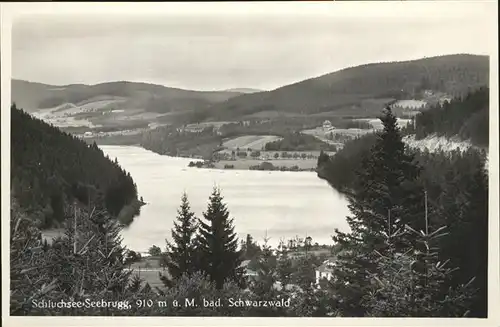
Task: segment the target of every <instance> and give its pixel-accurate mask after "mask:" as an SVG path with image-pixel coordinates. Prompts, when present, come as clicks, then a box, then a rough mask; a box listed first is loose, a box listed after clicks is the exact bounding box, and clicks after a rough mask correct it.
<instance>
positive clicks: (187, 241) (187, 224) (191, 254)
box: [162, 193, 198, 287]
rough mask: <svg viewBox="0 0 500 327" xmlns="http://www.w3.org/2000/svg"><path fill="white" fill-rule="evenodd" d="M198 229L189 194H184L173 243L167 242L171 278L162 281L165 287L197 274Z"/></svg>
mask: <svg viewBox="0 0 500 327" xmlns="http://www.w3.org/2000/svg"><path fill="white" fill-rule="evenodd" d="M197 228H198V226H197V221H196V217H195V215H194V213H193V212H192V211H191V208H190V205H189V201H188V197H187V194H186V193H184V194H183V195H182V198H181V206H180V208H179V210H178V216H177V222H174V228H173V229H172V239H173V242H168V241H167V261H166V266H167V268H168V273H169V275H170V278H168V279H162V281H163V283H164V284H165V286H167V287H171V286H172V284H173V281H174V280H176V279H178V278H180V277H181V276H182V275H183V274H187V275H188V276H190V275H191V274H192V273H194V272H195V270H196V267H195V250H196V249H195V244H194V236H195V232H196V230H197Z"/></svg>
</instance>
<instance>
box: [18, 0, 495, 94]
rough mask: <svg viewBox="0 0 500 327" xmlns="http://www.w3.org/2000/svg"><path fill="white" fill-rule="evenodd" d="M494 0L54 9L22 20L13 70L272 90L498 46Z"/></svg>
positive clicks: (60, 79)
mask: <svg viewBox="0 0 500 327" xmlns="http://www.w3.org/2000/svg"><path fill="white" fill-rule="evenodd" d="M491 4H492V3H491V2H482V1H476V2H474V3H471V2H468V1H462V2H450V1H445V2H442V3H440V4H431V3H428V4H427V5H425V4H424V3H421V4H420V6H418V7H415V6H416V5H413V4H412V5H411V6H410V5H409V4H406V3H400V2H392V4H391V7H388V6H385V7H384V6H381V5H379V6H378V7H377V8H379V10H375V9H374V7H371V6H370V5H368V4H366V3H365V5H363V6H360V5H357V6H354V5H348V4H346V5H342V6H337V7H336V6H335V4H332V5H330V4H328V6H327V5H325V4H322V5H317V6H316V7H314V6H312V5H307V6H306V5H304V6H303V7H300V6H298V7H297V6H295V7H294V6H293V5H289V6H288V4H282V5H281V6H279V5H274V6H272V7H271V6H269V8H267V7H266V6H262V7H259V8H261V9H262V10H257V9H256V10H249V9H248V8H247V10H246V11H245V10H243V8H242V6H240V7H239V8H236V9H235V7H234V6H232V7H231V6H226V7H223V6H220V7H217V6H216V4H214V3H212V4H211V7H205V8H206V9H210V10H201V9H200V7H197V8H198V10H187V9H186V8H185V9H183V10H180V11H175V10H170V11H167V9H165V10H163V9H162V10H160V9H158V10H155V11H154V12H152V11H151V10H149V11H141V10H137V9H136V10H133V9H131V11H132V12H130V11H121V12H116V13H115V12H111V11H109V12H106V11H104V10H102V11H99V10H94V11H88V13H87V12H86V11H80V13H76V12H71V11H68V12H62V11H61V12H57V11H55V10H53V11H47V10H46V11H45V12H40V13H35V12H33V13H27V14H23V15H18V16H16V18H15V19H14V20H13V25H12V77H13V78H17V79H24V80H28V81H33V82H41V83H47V84H53V85H67V84H74V83H83V84H96V83H102V82H110V81H124V80H126V81H135V82H147V83H155V84H162V85H165V86H169V87H177V88H183V89H193V90H224V89H229V88H256V89H262V90H272V89H275V88H277V87H280V86H283V85H287V84H291V83H294V82H298V81H301V80H304V79H307V78H311V77H316V76H320V75H323V74H326V73H330V72H333V71H337V70H339V69H342V68H346V67H351V66H356V65H360V64H367V63H372V62H386V61H401V60H410V59H418V58H423V57H431V56H435V55H445V54H453V53H472V54H490V52H489V51H490V48H491V46H490V44H489V43H488V42H487V41H486V40H487V39H488V35H490V34H489V33H492V26H493V25H492V20H491V19H489V18H490V17H495V16H493V15H492V8H496V7H492V5H491ZM209 5H210V4H209ZM260 5H263V4H260ZM206 6H208V5H206ZM284 6H288V7H286V8H285V7H284ZM412 6H413V7H412ZM141 8H142V7H141ZM157 8H160V7H157ZM161 8H164V7H161ZM191 8H193V7H191ZM231 8H233V9H231ZM252 8H254V9H255V8H256V7H252ZM263 8H266V9H268V10H263ZM495 11H496V10H495Z"/></svg>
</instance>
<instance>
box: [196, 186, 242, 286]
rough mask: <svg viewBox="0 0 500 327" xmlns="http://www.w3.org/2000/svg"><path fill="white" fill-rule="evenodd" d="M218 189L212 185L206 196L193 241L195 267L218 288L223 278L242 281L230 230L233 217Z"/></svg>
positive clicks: (234, 242)
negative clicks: (211, 190) (197, 266)
mask: <svg viewBox="0 0 500 327" xmlns="http://www.w3.org/2000/svg"><path fill="white" fill-rule="evenodd" d="M222 201H223V197H222V196H221V193H220V190H219V189H218V188H214V190H213V192H212V195H211V196H210V198H209V204H208V208H207V211H206V212H204V213H203V217H204V221H202V220H200V221H199V236H198V240H197V242H196V244H197V251H198V254H197V255H198V262H197V264H198V265H199V270H201V271H202V272H204V273H206V274H207V275H208V276H209V277H210V279H211V280H212V281H213V282H214V283H215V286H216V288H217V289H222V287H223V285H224V282H225V281H226V280H233V281H235V282H236V283H242V280H243V279H242V269H241V268H240V265H241V254H240V251H238V249H237V247H238V239H237V235H236V233H235V232H234V226H233V219H231V218H229V211H228V210H227V208H226V205H225V204H224V203H223V202H222Z"/></svg>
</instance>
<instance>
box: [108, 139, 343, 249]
mask: <svg viewBox="0 0 500 327" xmlns="http://www.w3.org/2000/svg"><path fill="white" fill-rule="evenodd" d="M101 148H102V149H103V151H104V152H105V153H106V154H108V155H109V157H110V158H111V159H114V158H115V157H116V158H117V159H118V162H119V163H120V165H121V166H122V167H123V168H124V169H125V170H127V171H128V172H130V174H131V175H132V177H133V179H134V181H135V183H136V184H137V188H138V192H139V195H140V196H142V197H144V201H145V202H146V203H147V205H145V206H143V207H142V208H141V213H140V215H139V216H138V217H136V218H135V219H134V222H133V223H132V225H130V226H129V227H128V228H126V229H125V230H123V232H122V236H123V242H124V244H125V245H127V247H128V248H130V249H133V250H136V251H147V249H148V248H149V247H150V246H151V245H153V244H156V245H158V246H160V247H162V248H164V246H165V238H169V239H170V238H171V235H170V230H171V228H172V226H173V221H174V219H175V217H176V215H177V208H178V207H179V204H180V198H181V195H182V193H183V192H184V191H185V192H187V194H188V197H189V201H190V203H191V208H192V209H193V211H194V212H195V213H196V214H197V215H198V216H199V217H200V216H201V214H202V212H203V211H204V210H205V209H206V205H207V201H208V197H209V195H210V193H211V191H212V189H213V187H214V186H215V185H217V186H219V187H220V188H221V190H222V195H223V196H224V199H225V201H226V203H227V206H228V209H229V211H230V213H231V217H233V218H234V224H235V226H236V228H235V229H236V232H237V233H238V234H239V237H240V238H244V237H245V235H246V234H247V233H249V234H251V235H252V236H253V237H254V239H255V240H256V241H257V242H259V243H262V239H263V237H264V236H265V234H266V231H267V235H268V237H270V238H271V239H270V241H269V242H270V243H271V244H272V245H276V244H277V243H278V242H279V240H280V238H284V239H288V238H292V237H295V236H297V235H298V236H299V237H302V238H305V237H306V236H311V237H312V239H313V243H315V242H318V243H320V244H324V243H325V244H331V243H332V240H331V235H332V234H333V231H334V229H335V228H339V229H340V230H346V229H347V228H348V227H347V223H346V221H345V217H346V216H347V215H348V214H349V211H348V209H347V201H346V200H345V198H344V197H343V196H342V195H340V194H339V193H338V192H336V191H335V190H333V189H332V188H331V187H330V186H329V185H328V184H327V183H326V182H325V181H323V180H321V179H319V178H318V177H317V176H316V174H315V173H312V172H281V171H276V172H266V171H250V170H248V171H247V170H240V171H237V170H212V169H198V168H186V167H187V165H188V163H189V159H184V158H172V157H168V156H160V155H158V154H155V153H153V152H150V151H147V150H145V149H142V148H139V147H131V146H101Z"/></svg>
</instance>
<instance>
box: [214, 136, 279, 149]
mask: <svg viewBox="0 0 500 327" xmlns="http://www.w3.org/2000/svg"><path fill="white" fill-rule="evenodd" d="M280 139H281V137H279V136H275V135H246V136H240V137H236V138H233V139H230V140H227V141H225V142H224V143H223V144H222V146H223V147H225V148H227V149H230V150H236V149H237V148H240V149H242V150H243V149H252V150H261V149H262V148H263V147H264V146H265V145H266V144H267V143H269V142H274V141H276V140H280Z"/></svg>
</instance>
